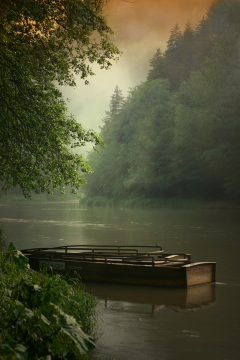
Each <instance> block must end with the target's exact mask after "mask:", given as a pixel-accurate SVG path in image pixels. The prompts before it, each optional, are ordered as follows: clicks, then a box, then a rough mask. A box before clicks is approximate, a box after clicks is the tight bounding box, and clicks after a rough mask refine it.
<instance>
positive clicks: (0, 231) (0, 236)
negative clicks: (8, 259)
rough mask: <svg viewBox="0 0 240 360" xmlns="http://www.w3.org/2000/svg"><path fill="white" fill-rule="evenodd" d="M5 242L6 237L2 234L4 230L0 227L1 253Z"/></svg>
mask: <svg viewBox="0 0 240 360" xmlns="http://www.w3.org/2000/svg"><path fill="white" fill-rule="evenodd" d="M6 242H7V238H6V235H5V234H4V228H3V226H2V225H0V251H3V250H4V249H5V246H6Z"/></svg>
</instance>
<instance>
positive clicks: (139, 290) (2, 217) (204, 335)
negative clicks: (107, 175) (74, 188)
mask: <svg viewBox="0 0 240 360" xmlns="http://www.w3.org/2000/svg"><path fill="white" fill-rule="evenodd" d="M0 223H3V225H4V228H5V232H6V235H7V236H8V240H9V241H12V242H13V243H14V244H15V245H16V246H17V247H18V248H19V249H20V250H21V249H25V248H33V247H46V246H58V245H75V244H93V245H94V244H104V245H146V244H149V245H155V244H156V243H158V244H159V245H162V246H163V249H164V250H165V251H166V252H187V253H190V254H192V260H193V261H216V262H217V282H216V284H215V285H207V286H203V287H200V288H193V289H189V290H181V289H178V290H167V289H157V288H143V287H137V286H136V287H134V286H122V285H118V286H116V285H100V284H91V285H90V284H87V285H86V289H87V290H88V291H89V292H91V293H93V294H95V295H96V296H97V297H98V298H99V305H98V313H99V325H98V341H97V348H96V350H95V353H94V358H96V359H101V360H110V359H111V360H113V359H114V360H125V359H126V360H135V359H136V360H137V359H138V360H155V359H158V360H183V359H184V360H190V359H191V360H192V359H194V360H202V359H204V360H208V359H209V360H210V359H211V360H235V359H236V360H238V359H239V356H240V355H239V354H240V265H239V256H240V211H239V210H233V209H232V210H230V209H229V210H227V209H222V210H213V209H208V210H201V209H191V210H190V209H111V208H87V207H84V206H79V204H78V202H33V201H26V202H3V201H1V202H0Z"/></svg>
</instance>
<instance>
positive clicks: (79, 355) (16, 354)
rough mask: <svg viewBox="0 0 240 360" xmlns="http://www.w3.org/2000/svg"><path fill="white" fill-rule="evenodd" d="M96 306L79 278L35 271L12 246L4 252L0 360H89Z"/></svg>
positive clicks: (0, 257)
mask: <svg viewBox="0 0 240 360" xmlns="http://www.w3.org/2000/svg"><path fill="white" fill-rule="evenodd" d="M95 306H96V299H95V298H94V297H92V296H91V295H89V294H88V293H86V292H85V291H84V289H83V285H82V283H81V282H80V281H79V280H76V279H74V280H73V279H72V280H71V279H68V281H66V280H65V279H64V278H63V277H62V276H59V275H49V274H47V273H46V272H35V271H33V270H32V269H30V268H29V265H28V259H27V258H25V257H24V256H23V255H22V254H21V253H20V252H19V251H17V249H16V248H14V245H12V244H10V247H9V249H8V252H7V253H5V254H3V253H0V312H1V323H0V360H2V359H19V360H27V359H29V360H30V359H66V360H67V359H72V360H77V359H88V358H89V357H88V353H89V350H91V349H93V348H94V346H95V345H94V341H93V339H92V338H91V336H90V335H91V334H92V333H93V330H94V327H95V325H96V313H95Z"/></svg>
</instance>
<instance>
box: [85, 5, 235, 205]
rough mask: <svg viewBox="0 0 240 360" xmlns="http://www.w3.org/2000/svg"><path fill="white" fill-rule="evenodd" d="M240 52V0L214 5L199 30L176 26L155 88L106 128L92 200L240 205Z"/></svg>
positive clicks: (156, 66)
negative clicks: (207, 201) (205, 201)
mask: <svg viewBox="0 0 240 360" xmlns="http://www.w3.org/2000/svg"><path fill="white" fill-rule="evenodd" d="M239 49H240V3H239V1H236V0H220V1H218V2H216V3H214V4H213V5H212V6H211V7H210V9H209V11H208V13H207V16H206V18H204V19H203V20H202V21H201V22H200V23H199V25H198V26H197V27H196V29H193V28H192V27H191V25H190V23H189V22H188V23H187V24H186V26H185V29H184V31H183V32H181V29H180V28H179V27H178V26H177V25H176V26H174V28H173V30H172V32H171V34H170V38H169V41H168V43H167V49H166V51H165V53H164V54H162V53H161V51H160V49H157V51H156V53H155V54H154V56H153V58H152V59H151V60H150V70H149V72H148V75H147V82H146V83H143V84H141V85H140V86H137V87H136V88H135V89H133V90H132V91H130V93H129V96H128V98H127V99H126V100H125V102H124V104H123V106H122V108H121V110H120V111H119V113H118V115H117V117H114V122H112V123H111V125H110V123H108V124H107V123H105V125H104V127H103V129H102V132H101V135H102V137H103V139H104V140H105V142H106V145H107V147H106V149H104V150H102V154H101V157H98V155H97V154H96V155H95V156H94V167H93V170H94V171H95V173H93V174H91V175H89V178H90V179H91V180H90V182H89V186H88V187H87V193H88V196H96V195H98V196H106V197H109V198H113V197H114V196H115V198H117V199H119V198H131V197H147V198H152V197H155V198H156V197H157V198H161V197H173V196H175V197H176V196H181V197H192V196H195V197H207V198H230V199H233V200H240V190H239V186H238V182H239V177H240V163H239V159H240V145H239V144H240V111H239V102H240V88H239V82H240V65H239V64H240V52H239ZM110 128H111V136H107V137H106V134H107V133H108V131H109V129H110ZM104 154H105V155H104ZM92 156H93V155H92ZM106 169H107V171H106ZM99 171H101V177H100V176H99ZM113 174H117V175H116V177H113ZM109 179H111V181H109ZM93 184H94V188H95V191H94V192H93V191H92V189H93ZM119 184H121V187H120V186H119ZM104 186H105V191H104V192H102V188H104ZM116 189H118V191H117V194H116V193H115V191H116ZM116 195H117V196H116Z"/></svg>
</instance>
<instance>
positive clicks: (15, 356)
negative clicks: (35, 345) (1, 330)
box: [0, 341, 28, 360]
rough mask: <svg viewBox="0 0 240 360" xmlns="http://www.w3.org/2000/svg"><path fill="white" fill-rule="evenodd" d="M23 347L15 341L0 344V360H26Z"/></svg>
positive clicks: (26, 354)
mask: <svg viewBox="0 0 240 360" xmlns="http://www.w3.org/2000/svg"><path fill="white" fill-rule="evenodd" d="M27 358H28V352H27V349H26V348H25V346H23V345H21V344H19V343H18V342H16V341H9V342H0V360H8V359H9V360H27Z"/></svg>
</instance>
